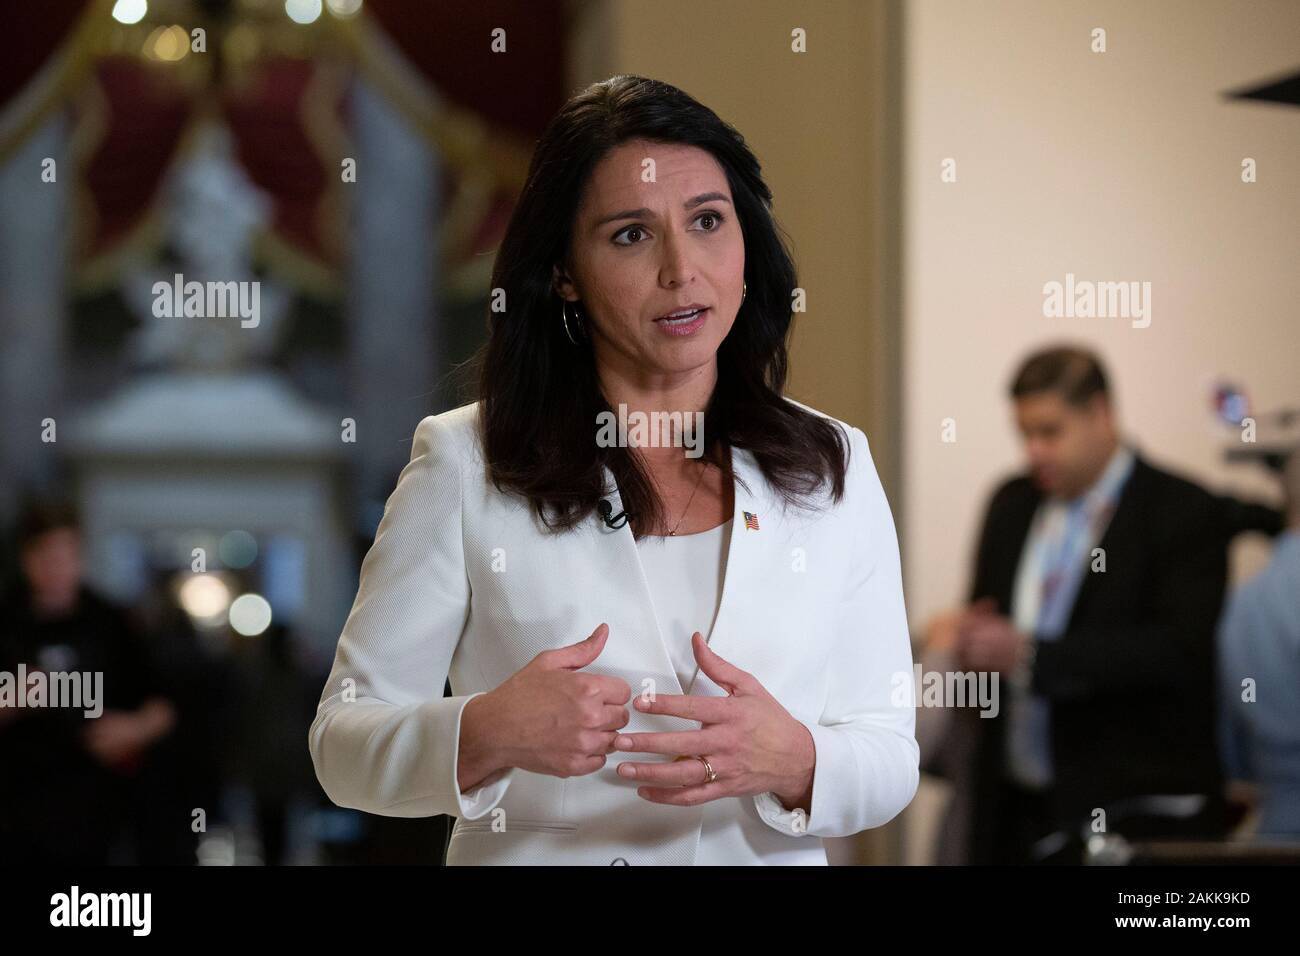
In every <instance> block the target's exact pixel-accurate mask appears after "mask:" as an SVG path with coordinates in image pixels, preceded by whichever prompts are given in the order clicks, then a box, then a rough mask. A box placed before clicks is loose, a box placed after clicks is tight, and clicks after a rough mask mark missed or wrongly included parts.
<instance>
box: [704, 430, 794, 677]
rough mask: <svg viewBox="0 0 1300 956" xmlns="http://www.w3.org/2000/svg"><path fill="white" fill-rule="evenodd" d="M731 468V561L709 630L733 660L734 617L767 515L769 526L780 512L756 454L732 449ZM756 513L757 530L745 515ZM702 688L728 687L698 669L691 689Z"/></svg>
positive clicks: (712, 643)
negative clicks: (731, 654)
mask: <svg viewBox="0 0 1300 956" xmlns="http://www.w3.org/2000/svg"><path fill="white" fill-rule="evenodd" d="M731 470H732V472H733V473H734V475H735V479H736V480H735V481H734V482H733V487H734V489H735V502H736V503H735V507H734V508H733V509H732V514H731V541H730V543H729V545H728V547H727V565H726V568H725V569H724V570H723V578H722V597H721V600H720V601H719V602H718V613H717V615H716V616H715V617H714V619H713V630H712V631H711V632H710V633H709V648H710V649H711V650H712V651H713V652H714V653H716V654H717V655H718V656H720V657H723V658H726V659H727V660H730V658H729V657H728V648H729V647H730V645H731V644H732V643H733V639H732V635H731V631H732V621H734V620H735V619H736V611H735V606H736V604H737V603H738V602H739V601H741V600H742V599H743V598H742V597H741V595H742V594H743V593H744V592H745V590H746V588H747V586H748V585H747V584H746V582H747V581H748V579H749V577H750V574H751V571H752V569H753V567H754V566H755V563H756V562H757V561H758V556H759V553H760V549H761V546H762V541H763V539H762V538H761V537H760V536H761V535H762V533H763V531H762V520H763V516H764V515H766V517H767V521H768V526H769V527H771V524H772V522H774V521H775V520H776V512H775V511H774V510H773V509H772V508H771V507H770V505H769V503H770V499H769V497H768V496H767V494H766V492H767V479H765V478H764V477H763V472H762V470H761V469H760V468H759V467H758V462H757V461H755V460H754V456H753V455H752V454H750V453H749V452H748V451H746V450H745V449H743V448H733V449H732V451H731ZM746 515H752V516H753V518H754V523H755V525H757V530H754V529H751V528H750V527H749V526H747V525H746V522H745V516H746ZM697 688H698V692H699V693H701V694H703V695H704V696H715V697H723V696H726V691H724V690H723V689H722V688H721V687H719V686H718V685H717V684H715V683H714V682H713V681H712V680H711V679H710V678H709V676H708V675H707V674H705V673H704V672H703V671H701V670H698V669H697V670H696V672H695V677H694V678H692V680H691V685H690V688H689V689H688V691H687V693H692V694H693V693H696V692H697Z"/></svg>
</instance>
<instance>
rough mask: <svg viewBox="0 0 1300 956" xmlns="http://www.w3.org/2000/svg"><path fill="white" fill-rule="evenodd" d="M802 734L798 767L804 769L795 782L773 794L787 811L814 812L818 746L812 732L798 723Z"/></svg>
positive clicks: (801, 723) (774, 791)
mask: <svg viewBox="0 0 1300 956" xmlns="http://www.w3.org/2000/svg"><path fill="white" fill-rule="evenodd" d="M797 723H798V724H799V729H800V730H801V731H802V732H803V733H802V743H803V747H802V750H801V754H800V756H801V757H802V759H801V760H800V761H799V763H798V766H800V767H801V768H802V769H801V771H800V773H799V775H798V777H796V778H795V779H794V782H793V783H791V784H789V785H788V786H786V787H783V788H782V789H780V790H773V791H772V794H773V796H775V797H776V798H777V799H778V800H780V801H781V805H782V806H783V807H785V808H786V809H787V810H794V809H795V808H796V807H802V808H803V810H804V811H805V812H811V810H812V806H811V804H812V790H813V778H814V777H815V775H816V772H817V745H816V744H815V743H814V742H813V736H812V732H811V731H809V730H808V728H807V727H806V726H805V725H804V724H803V722H802V721H797Z"/></svg>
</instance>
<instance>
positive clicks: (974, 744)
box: [950, 348, 1235, 863]
mask: <svg viewBox="0 0 1300 956" xmlns="http://www.w3.org/2000/svg"><path fill="white" fill-rule="evenodd" d="M1011 395H1012V398H1013V400H1014V402H1015V413H1016V420H1017V424H1018V427H1019V430H1020V432H1021V435H1022V438H1023V440H1024V446H1025V450H1026V453H1027V457H1028V464H1029V472H1028V473H1027V474H1023V475H1019V476H1017V477H1014V478H1011V479H1010V480H1008V481H1006V482H1005V483H1003V484H1002V485H1001V486H1000V487H999V488H998V489H997V490H996V491H995V493H994V494H993V496H992V499H991V501H990V502H989V505H988V510H987V513H986V515H985V519H984V524H983V529H982V532H981V535H980V539H979V545H978V549H977V552H976V562H975V574H974V581H973V584H972V587H971V590H970V602H971V604H970V606H969V607H967V608H966V609H965V610H963V611H962V612H960V614H959V615H958V616H957V619H956V625H955V647H954V650H955V656H956V660H957V662H958V664H959V666H960V667H961V668H962V669H964V670H974V671H997V672H999V673H1000V676H1001V679H1000V681H999V686H1000V688H1001V695H1002V700H1003V706H1002V707H1001V708H1000V710H999V713H998V715H997V716H996V717H993V718H988V717H987V716H985V717H981V716H980V715H979V713H978V712H976V711H974V710H967V711H964V712H958V713H956V714H954V715H953V721H954V728H953V729H954V731H955V732H956V733H957V734H958V735H959V736H963V737H964V739H965V740H966V741H967V742H968V747H969V750H968V752H967V754H966V758H965V759H966V760H967V761H969V764H968V771H969V777H968V780H967V786H968V788H969V789H968V790H967V791H966V792H964V793H962V794H960V795H959V801H958V802H959V804H960V805H961V806H960V807H959V810H958V812H959V813H964V814H966V819H965V820H964V822H963V825H961V826H958V827H956V828H954V829H953V830H952V831H950V832H964V833H965V834H966V836H965V840H966V853H965V854H964V857H965V860H966V862H970V863H1025V862H1035V861H1038V860H1043V859H1048V858H1053V853H1054V852H1055V853H1056V854H1057V855H1056V856H1055V859H1057V860H1065V859H1071V858H1074V859H1077V853H1076V854H1075V855H1074V856H1073V857H1071V856H1069V855H1064V856H1062V855H1061V851H1062V850H1063V849H1064V848H1066V847H1068V846H1074V847H1075V849H1076V850H1077V848H1078V846H1079V843H1078V842H1077V840H1076V839H1075V837H1076V835H1077V834H1079V833H1080V831H1081V830H1082V829H1083V828H1084V827H1085V826H1090V827H1091V828H1092V829H1093V830H1094V831H1101V830H1103V829H1105V830H1109V829H1110V828H1111V826H1112V825H1115V824H1118V823H1119V822H1120V821H1119V819H1118V818H1119V817H1122V816H1123V815H1124V814H1125V812H1126V811H1125V807H1126V805H1127V806H1131V805H1132V802H1133V798H1142V797H1148V796H1151V795H1174V794H1179V795H1200V796H1201V797H1202V798H1203V799H1202V800H1200V801H1196V800H1192V801H1187V803H1190V804H1191V811H1190V812H1189V813H1188V814H1187V816H1186V817H1185V818H1183V819H1181V820H1178V821H1166V822H1165V824H1164V828H1163V831H1159V832H1161V833H1162V834H1164V835H1180V836H1198V837H1212V836H1215V835H1219V834H1221V833H1222V831H1223V828H1224V825H1225V821H1224V806H1223V798H1222V783H1223V782H1222V771H1221V769H1220V765H1219V760H1218V756H1217V754H1216V749H1215V735H1214V714H1215V707H1214V692H1215V684H1214V629H1215V622H1216V620H1217V619H1218V616H1219V611H1220V606H1221V603H1222V601H1223V596H1224V587H1225V580H1226V577H1227V543H1228V540H1229V538H1230V536H1231V533H1232V531H1233V530H1234V529H1233V528H1232V526H1231V522H1232V520H1233V519H1232V518H1231V514H1235V512H1230V509H1229V508H1228V507H1227V506H1226V501H1227V500H1226V499H1222V498H1217V497H1215V496H1213V495H1211V494H1209V493H1208V492H1206V491H1205V490H1203V489H1202V488H1200V487H1198V486H1197V485H1195V484H1193V483H1192V482H1190V481H1187V480H1186V479H1184V478H1181V477H1178V476H1176V475H1173V474H1171V473H1169V472H1167V471H1164V470H1162V469H1160V468H1158V467H1156V466H1155V465H1153V464H1151V463H1150V462H1149V461H1148V460H1147V459H1146V458H1145V457H1144V456H1143V455H1142V454H1141V453H1139V452H1138V451H1137V450H1136V449H1134V448H1133V447H1131V446H1130V445H1128V444H1127V443H1125V442H1123V441H1121V439H1120V437H1119V435H1118V431H1117V427H1116V422H1115V416H1114V411H1113V408H1112V405H1111V401H1110V396H1109V390H1108V387H1107V382H1106V376H1105V373H1104V371H1103V369H1102V367H1101V364H1100V362H1099V361H1098V360H1097V359H1096V357H1095V356H1093V355H1091V354H1089V353H1088V352H1086V351H1083V350H1079V349H1074V348H1053V349H1049V350H1046V351H1043V352H1040V353H1038V354H1036V355H1033V356H1031V357H1030V358H1029V359H1028V360H1027V361H1026V362H1025V363H1024V364H1023V365H1022V367H1021V369H1020V370H1019V372H1018V373H1017V375H1016V377H1015V379H1014V381H1013V384H1012V387H1011ZM959 786H960V784H959ZM1134 825H1136V824H1135V822H1134V821H1130V826H1134ZM1116 829H1119V827H1118V826H1116ZM1125 832H1126V834H1128V835H1143V834H1141V833H1136V834H1134V833H1131V832H1130V831H1127V830H1126V831H1125ZM1152 835H1154V832H1153V833H1152Z"/></svg>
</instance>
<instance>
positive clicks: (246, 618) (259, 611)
mask: <svg viewBox="0 0 1300 956" xmlns="http://www.w3.org/2000/svg"><path fill="white" fill-rule="evenodd" d="M230 626H231V627H232V628H233V629H234V631H235V633H236V634H241V635H243V636H244V637H256V636H257V635H258V634H261V633H262V632H263V631H265V630H266V629H267V628H268V627H270V626H271V605H270V604H269V603H267V600H266V598H264V597H262V595H260V594H241V595H239V597H237V598H235V600H234V603H233V604H231V605H230Z"/></svg>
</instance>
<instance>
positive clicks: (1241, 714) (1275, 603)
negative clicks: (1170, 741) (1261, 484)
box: [1219, 436, 1300, 842]
mask: <svg viewBox="0 0 1300 956" xmlns="http://www.w3.org/2000/svg"><path fill="white" fill-rule="evenodd" d="M1296 437H1297V438H1300V436H1296ZM1282 477H1283V483H1284V485H1285V488H1286V499H1287V513H1288V516H1289V521H1288V527H1287V530H1286V531H1285V532H1284V533H1283V534H1282V535H1281V536H1280V537H1279V538H1278V539H1277V541H1276V543H1275V545H1274V548H1273V556H1272V559H1271V560H1270V561H1269V563H1268V566H1267V567H1265V568H1264V570H1263V571H1261V572H1260V573H1259V574H1257V575H1255V576H1254V577H1252V578H1251V579H1250V580H1249V581H1247V582H1245V583H1244V584H1242V585H1241V586H1240V587H1238V588H1237V589H1236V590H1235V591H1233V593H1232V596H1231V598H1230V599H1229V600H1228V605H1227V608H1226V610H1225V612H1224V615H1223V620H1222V621H1221V622H1220V627H1219V692H1220V693H1219V704H1220V707H1221V711H1220V719H1219V734H1220V738H1219V740H1220V750H1221V754H1222V757H1223V763H1224V771H1225V773H1226V774H1227V776H1228V780H1229V782H1230V784H1231V786H1230V793H1232V794H1233V795H1234V797H1237V798H1241V799H1242V802H1244V803H1246V804H1247V805H1249V806H1250V808H1251V809H1253V810H1254V813H1255V819H1254V824H1255V825H1254V836H1255V838H1256V839H1257V840H1260V841H1266V842H1275V841H1298V840H1300V442H1297V446H1296V450H1293V451H1292V452H1291V453H1290V455H1289V456H1287V459H1286V464H1285V466H1284V469H1283V476H1282Z"/></svg>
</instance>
